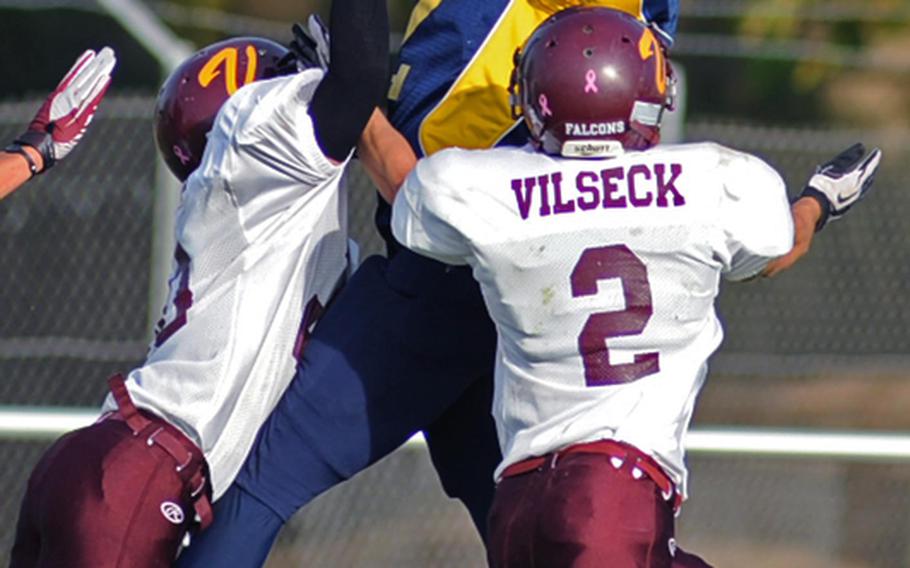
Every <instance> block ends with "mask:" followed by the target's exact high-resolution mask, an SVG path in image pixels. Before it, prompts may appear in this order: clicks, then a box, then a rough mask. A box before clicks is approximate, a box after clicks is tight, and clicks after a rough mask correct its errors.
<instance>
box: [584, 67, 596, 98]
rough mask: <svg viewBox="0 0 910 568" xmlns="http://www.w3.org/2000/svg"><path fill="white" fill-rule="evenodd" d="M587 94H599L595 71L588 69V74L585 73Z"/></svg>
mask: <svg viewBox="0 0 910 568" xmlns="http://www.w3.org/2000/svg"><path fill="white" fill-rule="evenodd" d="M585 81H586V83H585V92H586V93H597V92H599V91H598V89H597V83H596V81H597V74H596V73H595V72H594V70H593V69H588V72H587V73H585Z"/></svg>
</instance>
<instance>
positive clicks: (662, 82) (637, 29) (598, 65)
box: [509, 7, 675, 157]
mask: <svg viewBox="0 0 910 568" xmlns="http://www.w3.org/2000/svg"><path fill="white" fill-rule="evenodd" d="M659 37H660V34H659V33H657V32H656V31H655V30H654V29H653V28H652V27H650V26H648V25H647V24H645V23H643V22H641V21H639V20H637V19H636V18H635V17H634V16H631V15H629V14H626V13H625V12H620V11H618V10H613V9H610V8H602V7H578V8H569V9H567V10H563V11H561V12H558V13H556V14H554V15H553V16H551V17H550V18H549V19H547V20H546V21H544V22H543V23H542V24H540V26H538V27H537V29H536V30H534V33H532V34H531V37H529V38H528V40H527V41H526V42H525V45H524V46H523V47H522V48H520V49H519V50H517V51H516V52H515V69H514V71H513V73H512V82H511V85H510V87H509V90H510V92H511V93H512V112H513V114H514V115H515V117H516V118H518V117H519V116H521V115H524V119H525V122H526V123H527V125H528V129H529V130H530V131H531V138H532V140H533V142H534V144H535V145H536V146H537V147H538V148H539V149H541V150H543V151H544V152H546V153H548V154H554V155H563V156H567V157H602V156H613V155H616V154H618V153H620V152H622V150H623V149H626V150H644V149H646V148H650V147H651V146H653V145H655V144H657V143H658V142H659V140H660V121H661V117H662V115H663V111H664V109H666V108H672V104H673V92H674V89H675V85H674V84H673V77H672V72H671V68H670V64H669V62H668V61H667V57H666V49H665V47H664V45H663V44H662V43H661V40H660V39H659ZM516 107H517V108H516Z"/></svg>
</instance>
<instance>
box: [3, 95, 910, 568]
mask: <svg viewBox="0 0 910 568" xmlns="http://www.w3.org/2000/svg"><path fill="white" fill-rule="evenodd" d="M39 103H40V101H39V100H27V101H19V102H6V103H0V139H10V138H12V137H13V136H14V135H15V134H16V133H18V129H20V128H21V127H22V123H23V120H24V118H23V117H28V116H29V115H30V112H32V110H33V109H34V108H36V107H37V105H38V104H39ZM152 105H153V97H152V96H151V95H148V94H144V95H136V96H118V97H113V98H111V99H110V100H107V101H105V106H104V108H103V109H102V112H101V113H100V114H99V116H98V118H97V120H96V123H95V124H93V125H92V132H91V133H90V134H89V135H88V136H87V137H86V140H85V142H84V144H82V145H81V146H80V147H79V148H77V150H76V151H75V153H74V154H73V155H72V156H71V157H70V158H69V159H67V160H66V161H65V162H62V163H61V164H60V165H59V166H58V167H57V169H55V170H54V171H53V172H52V173H50V174H49V175H47V176H42V177H40V178H38V179H36V180H34V181H33V182H30V184H29V186H28V187H26V188H23V189H22V190H20V191H19V192H17V193H15V194H13V195H12V196H11V197H10V198H8V199H7V200H4V201H3V203H2V204H0V250H2V257H0V262H2V265H3V266H4V268H5V269H4V270H3V271H0V313H3V314H5V317H3V318H2V319H0V373H2V380H0V402H2V403H3V404H17V405H59V406H94V405H97V404H98V403H99V401H100V400H101V398H102V396H103V394H104V392H105V379H106V377H107V376H108V375H110V374H111V373H113V372H116V371H121V370H126V369H129V368H130V367H131V366H132V365H134V364H136V363H138V362H140V361H141V359H142V357H143V354H144V352H145V346H146V339H145V333H146V330H147V325H146V324H147V317H148V316H147V298H148V295H149V279H150V272H149V271H150V268H149V266H150V263H149V256H150V246H151V244H150V243H151V223H152V217H151V211H152V201H153V193H154V169H155V150H154V144H153V142H152V136H151V122H150V115H151V108H152ZM687 137H688V138H689V139H691V140H705V139H712V140H717V141H720V142H723V143H726V144H728V145H731V146H734V147H738V148H741V149H744V150H747V151H751V152H754V153H757V154H759V155H761V156H762V157H764V158H765V159H767V160H768V161H770V162H771V163H772V164H773V165H775V166H776V167H777V168H779V169H780V171H782V172H783V174H784V176H785V179H787V181H788V182H789V185H790V187H791V188H799V187H801V184H802V183H803V182H804V181H805V179H806V176H807V175H808V173H809V172H811V171H812V168H813V167H814V165H815V164H816V163H818V162H820V161H822V160H824V159H825V158H827V157H828V156H830V155H832V154H833V153H834V152H836V151H838V150H840V149H841V148H843V147H845V146H847V145H849V144H850V143H851V142H853V141H855V140H858V139H862V140H866V141H868V142H870V143H875V142H877V141H882V143H883V144H884V145H885V151H886V159H885V161H884V162H883V164H884V165H883V167H882V170H881V173H880V175H879V177H878V180H877V182H876V189H875V193H874V194H873V196H872V197H871V198H870V199H868V200H867V202H864V203H863V204H862V205H861V206H860V207H858V208H857V210H856V211H855V212H853V213H852V214H851V216H850V219H849V220H847V221H845V222H842V223H840V222H839V223H837V224H835V225H833V226H831V227H829V228H827V229H826V230H825V231H824V232H823V233H822V234H820V236H819V239H818V241H817V244H816V245H815V247H814V249H813V251H812V254H811V256H810V257H809V258H807V259H806V261H805V263H804V264H803V265H802V266H799V267H797V268H796V269H795V270H794V271H793V272H792V273H790V274H787V275H785V276H783V277H781V278H779V279H776V280H773V281H759V282H752V283H747V284H735V285H729V286H727V287H726V288H725V290H724V293H723V296H722V298H721V307H720V309H721V313H722V314H723V316H724V319H725V322H726V327H727V331H728V334H727V339H726V341H725V344H724V346H723V347H722V349H721V353H720V354H719V355H718V356H717V357H716V358H715V360H714V365H713V370H714V372H713V374H712V378H711V380H710V381H709V384H708V386H707V388H706V392H705V396H706V397H708V400H709V401H710V403H703V404H704V406H705V408H704V409H700V410H699V414H697V418H696V421H698V420H699V419H701V418H704V419H705V420H706V421H711V420H712V418H714V417H716V416H718V415H719V416H722V417H723V419H722V420H720V422H722V423H729V422H736V421H737V420H738V419H739V420H741V419H742V416H748V407H750V406H754V403H755V401H759V402H764V403H766V404H767V405H773V404H774V403H775V401H778V400H780V398H775V397H781V398H783V397H787V396H790V395H792V393H793V389H794V388H802V389H809V392H810V393H812V395H813V396H807V395H805V393H804V394H803V400H804V402H803V403H802V404H801V405H798V407H797V408H795V409H793V415H794V416H800V415H803V414H805V415H806V416H809V417H810V419H808V420H804V421H803V422H799V423H798V424H810V425H811V424H814V425H818V424H819V423H820V422H821V423H822V424H823V423H824V412H823V410H819V408H818V407H824V406H825V405H826V404H828V403H829V402H831V401H837V400H838V397H839V396H842V395H843V394H844V393H843V392H841V391H837V390H834V391H831V390H830V387H829V386H826V385H830V384H831V381H834V382H835V384H840V383H837V378H838V377H841V378H843V377H846V378H843V380H844V381H848V382H852V381H856V382H858V383H859V384H861V385H862V384H865V385H866V386H867V387H868V386H869V385H870V384H874V383H876V382H877V381H884V382H883V384H887V385H894V384H896V383H889V382H888V379H887V377H891V378H895V377H896V379H895V380H899V379H902V378H904V377H905V375H906V373H907V369H908V365H907V360H906V354H907V353H910V325H908V323H910V321H908V318H910V306H908V302H910V294H908V290H907V289H906V284H905V282H907V281H908V276H910V274H908V272H910V262H908V260H910V258H908V256H910V244H908V243H907V242H906V239H905V235H906V232H907V223H908V222H907V220H906V219H908V215H907V213H908V212H910V211H908V208H910V193H908V192H907V191H906V187H907V186H908V185H910V175H908V174H907V173H906V171H905V170H904V169H903V168H901V167H900V166H901V164H902V163H903V160H906V159H908V158H910V156H908V155H907V149H908V148H910V140H908V139H907V135H906V133H905V132H852V131H829V130H817V131H816V130H806V129H793V130H782V129H771V128H766V127H761V126H749V125H743V124H736V123H720V122H702V121H696V122H693V123H690V124H689V125H688V130H687ZM350 185H351V188H350V189H351V204H352V207H351V217H352V219H351V224H352V227H353V230H354V233H355V236H356V237H357V238H358V239H359V240H360V241H361V243H362V244H364V248H365V250H366V252H367V253H371V252H379V251H380V250H381V245H380V242H379V240H378V239H377V238H376V236H375V233H374V231H373V229H372V211H373V207H374V204H375V195H374V193H373V191H372V189H371V188H370V187H369V185H368V182H367V181H366V178H365V176H364V175H363V174H362V172H361V171H360V170H359V169H357V168H354V169H353V170H352V172H351V175H350ZM882 377H885V378H882ZM756 383H757V384H756ZM807 385H808V386H807ZM813 385H815V386H814V387H813ZM737 389H739V390H737ZM826 389H828V390H826ZM775 392H777V393H778V394H773V393H775ZM851 392H853V393H854V394H855V391H850V390H849V389H848V390H847V396H848V397H849V396H850V395H849V393H851ZM712 393H713V394H712ZM905 394H908V391H907V390H906V389H903V390H901V389H900V388H896V389H895V390H894V391H892V392H891V393H890V396H889V395H888V393H887V392H886V393H883V395H884V396H881V397H878V398H874V399H873V400H876V401H878V402H879V403H882V404H884V403H885V402H887V405H888V406H887V408H886V409H885V410H884V411H881V410H880V409H878V408H876V407H875V406H874V405H873V406H868V407H867V408H866V411H867V412H868V413H871V414H879V415H880V414H881V413H882V412H884V413H885V414H888V413H889V412H890V413H891V414H894V416H895V419H894V420H893V421H891V422H888V423H887V424H890V427H892V428H894V427H900V426H902V425H903V424H904V423H905V422H906V418H903V419H902V418H901V417H900V416H899V415H900V414H901V409H902V408H906V407H907V406H910V396H905ZM724 396H726V397H727V398H724ZM763 397H764V398H763ZM902 397H903V398H902ZM861 400H862V401H863V404H867V403H868V402H867V401H866V399H864V398H863V399H861ZM895 400H897V403H895ZM901 401H904V402H906V404H902V403H901ZM727 408H730V409H732V410H731V411H730V413H729V414H727V415H725V414H724V412H725V411H724V409H727ZM737 409H738V410H737ZM889 409H890V410H889ZM819 412H821V413H822V419H821V420H820V421H813V420H812V419H811V417H812V416H818V413H819ZM813 413H814V414H813ZM778 416H779V413H778ZM901 420H903V421H904V422H901ZM876 424H877V425H879V426H881V424H879V423H876ZM778 425H794V424H791V423H788V424H778ZM823 425H824V424H823ZM834 425H842V424H840V423H835V424H834ZM886 427H887V426H886ZM43 447H44V445H43V444H35V443H25V442H16V441H7V442H2V443H0V460H2V463H4V464H5V466H4V467H3V468H2V469H0V487H2V488H3V491H2V495H3V498H2V499H0V518H2V519H3V521H0V547H2V549H4V550H7V549H8V547H9V546H10V544H11V538H12V535H13V530H14V526H13V524H14V519H15V518H16V510H17V507H18V502H19V498H20V496H21V492H22V490H23V487H24V482H25V479H26V477H27V473H28V471H29V470H30V468H31V467H32V465H33V464H34V462H35V461H36V460H37V458H38V457H39V455H40V453H41V451H42V449H43ZM691 465H692V469H693V475H692V479H693V486H692V500H691V501H690V503H689V504H688V505H687V506H686V507H685V508H684V510H683V514H682V517H681V519H680V533H681V534H680V542H681V544H682V546H683V547H687V548H690V549H692V550H694V551H697V552H699V553H701V554H703V555H704V556H706V557H707V558H708V559H712V560H714V561H715V562H716V563H717V565H719V566H733V565H749V566H806V567H811V566H844V567H891V566H894V567H897V566H905V565H908V563H910V551H908V547H907V544H906V543H907V542H910V519H908V516H910V503H908V502H907V500H908V498H907V497H906V496H907V495H910V468H907V467H900V466H887V465H879V466H877V465H856V464H845V463H834V462H792V461H774V460H771V461H768V460H758V459H741V458H735V459H718V458H695V459H692V460H691ZM743 558H748V559H749V560H748V561H747V562H743V560H742V559H743ZM482 564H483V553H482V548H481V545H480V542H479V540H478V539H477V537H476V535H475V534H474V533H473V530H472V528H471V525H470V522H469V520H468V517H467V515H466V513H465V512H464V511H463V510H462V508H461V507H460V505H458V504H456V503H453V502H451V501H449V500H447V499H446V498H445V497H444V496H443V494H442V491H441V488H440V487H439V483H438V481H437V479H436V476H435V474H434V473H433V470H432V467H431V466H430V464H429V460H428V459H427V457H426V455H425V453H424V452H423V450H419V449H417V450H414V449H409V450H402V451H399V452H398V453H396V454H393V455H392V456H390V457H389V458H387V459H386V460H384V461H383V462H382V463H380V464H379V465H378V466H376V467H374V468H372V469H371V470H369V471H367V472H365V473H364V474H362V475H361V476H359V477H357V478H356V479H355V480H353V481H351V482H348V483H346V484H345V485H343V486H342V487H340V488H338V489H337V490H335V491H332V492H330V493H329V494H327V495H325V496H323V497H322V498H320V499H318V500H317V501H316V502H315V503H313V504H312V506H310V507H308V508H307V509H306V510H305V511H303V512H301V513H300V514H299V515H298V516H297V517H295V519H294V520H293V521H292V522H291V523H290V525H289V526H288V528H287V529H286V530H285V531H284V533H283V534H282V536H281V538H280V541H279V543H278V545H277V547H276V549H275V552H274V554H273V556H272V559H271V560H270V564H269V566H271V567H272V568H277V567H283V566H300V565H305V566H325V567H341V566H365V567H383V566H398V567H409V566H413V567H426V566H434V567H448V566H452V567H454V566H480V565H482Z"/></svg>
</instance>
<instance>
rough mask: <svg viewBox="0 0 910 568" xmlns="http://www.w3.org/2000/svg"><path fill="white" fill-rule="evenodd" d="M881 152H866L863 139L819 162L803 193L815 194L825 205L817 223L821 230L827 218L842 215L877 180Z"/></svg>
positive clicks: (876, 150) (811, 195)
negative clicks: (862, 142)
mask: <svg viewBox="0 0 910 568" xmlns="http://www.w3.org/2000/svg"><path fill="white" fill-rule="evenodd" d="M881 158H882V152H881V150H879V149H878V148H875V149H873V150H872V151H871V152H869V155H868V156H866V147H865V146H863V145H862V144H861V143H856V144H854V145H853V146H850V147H849V148H847V149H846V150H844V151H843V152H841V153H840V154H838V155H837V156H835V157H833V158H831V159H830V160H829V161H827V162H825V163H824V164H822V165H820V166H818V168H816V170H815V174H814V175H813V176H812V177H811V178H809V183H808V184H806V188H805V189H803V191H802V193H800V197H813V198H815V199H817V200H818V202H819V203H820V204H821V206H822V216H821V219H819V221H818V224H817V225H816V226H815V230H816V231H820V230H821V229H822V227H824V226H825V223H827V222H828V220H829V219H830V220H834V219H840V218H841V217H843V216H844V214H845V213H847V211H848V210H849V209H850V208H851V207H852V206H853V205H854V204H855V203H856V202H857V201H859V200H860V199H862V198H863V197H864V196H865V195H866V193H867V192H868V191H869V189H870V188H871V187H872V182H873V181H874V180H875V172H876V171H877V170H878V164H879V162H880V161H881Z"/></svg>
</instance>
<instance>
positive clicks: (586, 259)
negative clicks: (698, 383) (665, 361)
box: [570, 245, 660, 387]
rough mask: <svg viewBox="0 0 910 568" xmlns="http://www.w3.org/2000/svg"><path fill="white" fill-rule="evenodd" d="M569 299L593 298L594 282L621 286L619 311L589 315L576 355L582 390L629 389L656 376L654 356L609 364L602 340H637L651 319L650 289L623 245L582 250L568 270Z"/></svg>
mask: <svg viewBox="0 0 910 568" xmlns="http://www.w3.org/2000/svg"><path fill="white" fill-rule="evenodd" d="M570 278H571V283H572V296H573V297H575V298H578V297H582V296H593V295H594V294H596V293H597V282H598V281H600V280H607V279H611V278H619V281H620V283H621V284H622V292H623V298H624V299H625V302H626V308H625V309H624V310H620V311H615V312H599V313H595V314H591V315H590V316H589V317H588V319H587V321H586V322H585V325H584V327H583V328H582V330H581V335H579V336H578V350H579V352H580V353H581V356H582V360H583V361H584V367H585V384H587V386H589V387H598V386H604V385H616V384H624V383H630V382H632V381H636V380H638V379H640V378H642V377H646V376H648V375H652V374H654V373H656V372H658V371H659V370H660V356H659V354H658V353H656V352H651V353H639V354H636V355H635V358H634V360H633V362H631V363H620V364H616V365H614V364H611V363H610V349H609V348H608V347H607V340H608V339H610V338H611V337H625V336H629V335H638V334H640V333H641V332H642V331H644V329H645V326H646V325H647V324H648V320H649V319H651V314H652V313H653V311H654V310H653V306H652V304H651V285H650V284H649V283H648V269H647V267H646V266H645V264H644V263H643V262H642V261H641V259H639V258H638V257H637V256H635V253H633V252H632V251H631V250H629V248H628V247H626V246H625V245H611V246H606V247H597V248H589V249H585V251H584V252H582V253H581V258H579V259H578V262H577V263H576V264H575V268H573V269H572V275H571V277H570Z"/></svg>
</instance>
